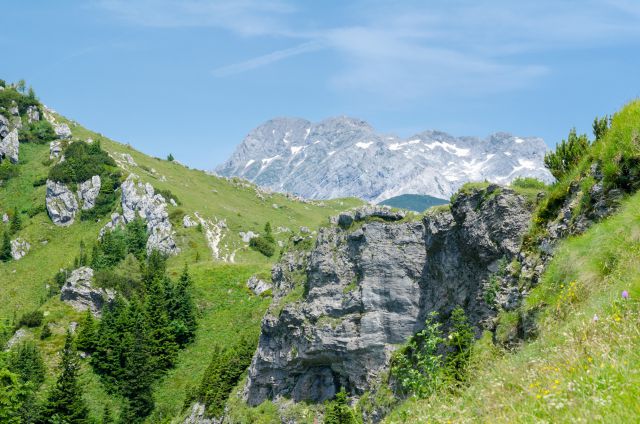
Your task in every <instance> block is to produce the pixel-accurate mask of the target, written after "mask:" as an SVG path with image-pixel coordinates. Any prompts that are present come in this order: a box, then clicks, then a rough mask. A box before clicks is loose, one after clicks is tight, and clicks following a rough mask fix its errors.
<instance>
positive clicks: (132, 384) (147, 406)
mask: <svg viewBox="0 0 640 424" xmlns="http://www.w3.org/2000/svg"><path fill="white" fill-rule="evenodd" d="M128 315H129V323H130V325H131V326H130V327H129V331H128V332H127V333H126V334H125V335H124V337H123V359H124V366H123V367H122V374H121V376H120V381H119V383H120V392H121V393H122V395H123V396H124V397H125V398H127V400H128V402H127V405H126V408H125V410H124V411H123V413H122V415H123V416H122V418H121V421H123V422H127V423H136V422H141V421H142V419H143V418H144V417H146V416H147V415H149V413H151V411H152V410H153V406H154V404H153V396H152V389H151V385H152V384H153V380H154V378H153V377H154V376H153V371H154V370H153V363H154V361H153V357H152V355H153V351H152V350H151V349H150V346H153V343H152V339H151V337H152V335H151V332H150V331H149V326H148V325H149V324H148V322H147V317H146V314H145V311H144V310H143V308H142V306H141V305H140V303H139V302H138V301H137V300H134V301H132V302H131V304H130V306H129V311H128Z"/></svg>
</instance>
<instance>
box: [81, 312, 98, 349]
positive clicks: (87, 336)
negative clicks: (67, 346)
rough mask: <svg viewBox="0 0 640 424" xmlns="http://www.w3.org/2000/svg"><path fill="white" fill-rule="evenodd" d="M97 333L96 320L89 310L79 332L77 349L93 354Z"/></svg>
mask: <svg viewBox="0 0 640 424" xmlns="http://www.w3.org/2000/svg"><path fill="white" fill-rule="evenodd" d="M96 332H97V324H96V320H95V319H94V318H93V314H92V313H91V311H90V310H89V309H87V312H86V313H85V316H84V320H83V321H82V323H81V324H80V329H79V330H78V338H77V339H76V347H77V348H78V349H79V350H81V351H83V352H87V353H91V352H93V350H94V348H95V343H96Z"/></svg>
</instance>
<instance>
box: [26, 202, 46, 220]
mask: <svg viewBox="0 0 640 424" xmlns="http://www.w3.org/2000/svg"><path fill="white" fill-rule="evenodd" d="M46 211H47V207H46V206H45V204H44V203H41V204H39V205H38V206H34V207H32V208H30V209H29V210H27V215H28V216H29V218H33V217H34V216H36V215H38V214H40V213H45V212H46Z"/></svg>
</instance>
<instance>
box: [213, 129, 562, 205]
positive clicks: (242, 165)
mask: <svg viewBox="0 0 640 424" xmlns="http://www.w3.org/2000/svg"><path fill="white" fill-rule="evenodd" d="M546 149H547V147H546V145H545V143H544V141H543V140H542V139H541V138H538V137H517V136H514V135H511V134H508V133H503V132H497V133H494V134H492V135H490V136H488V137H486V138H483V139H481V138H478V137H454V136H452V135H450V134H447V133H444V132H441V131H431V130H430V131H424V132H422V133H419V134H416V135H414V136H412V137H409V138H406V139H404V138H400V137H397V136H394V135H385V134H379V133H377V132H376V131H375V129H374V128H373V127H372V126H371V125H369V124H368V123H367V122H365V121H362V120H360V119H356V118H350V117H344V116H343V117H335V118H329V119H326V120H324V121H321V122H318V123H312V122H310V121H307V120H305V119H300V118H276V119H272V120H270V121H267V122H266V123H264V124H263V125H261V126H259V127H257V128H256V129H254V130H253V131H251V132H250V133H249V135H247V136H246V137H245V139H244V140H243V141H242V143H241V144H240V145H239V146H238V147H237V149H236V150H235V152H234V153H233V155H232V156H231V157H230V158H229V159H228V160H227V161H226V162H224V163H223V164H222V165H220V166H218V167H217V168H216V169H215V171H216V172H217V173H218V174H220V175H223V176H228V177H230V176H238V177H242V178H245V179H247V180H249V181H252V182H254V183H256V184H258V185H260V186H262V187H265V188H269V189H272V190H275V191H283V192H289V193H293V194H296V195H299V196H302V197H305V198H309V199H330V198H337V197H350V196H354V197H360V198H362V199H365V200H368V201H372V202H381V201H384V200H387V199H390V198H393V197H396V196H399V195H403V194H420V195H429V196H433V197H437V198H440V199H448V198H449V197H450V196H451V195H452V194H453V193H455V191H456V190H457V189H458V188H459V187H460V186H462V185H463V184H464V183H466V182H470V181H484V180H487V181H490V182H496V183H501V184H507V183H509V182H511V181H512V180H513V179H514V178H517V177H535V178H538V179H541V180H543V181H546V182H550V181H552V180H553V177H552V176H551V174H550V173H549V171H548V170H547V169H546V168H545V167H544V154H545V152H546Z"/></svg>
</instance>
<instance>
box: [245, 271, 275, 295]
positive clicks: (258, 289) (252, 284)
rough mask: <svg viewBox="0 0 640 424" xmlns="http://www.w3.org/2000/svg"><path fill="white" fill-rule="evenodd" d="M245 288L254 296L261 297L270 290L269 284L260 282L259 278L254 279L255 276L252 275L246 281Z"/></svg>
mask: <svg viewBox="0 0 640 424" xmlns="http://www.w3.org/2000/svg"><path fill="white" fill-rule="evenodd" d="M247 287H248V288H249V290H251V291H252V292H253V294H256V295H258V296H259V295H261V294H262V293H264V292H266V291H267V290H271V289H272V286H271V284H269V283H267V282H266V281H264V280H261V279H260V278H258V277H256V276H255V275H252V276H251V277H250V278H249V279H248V280H247Z"/></svg>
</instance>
